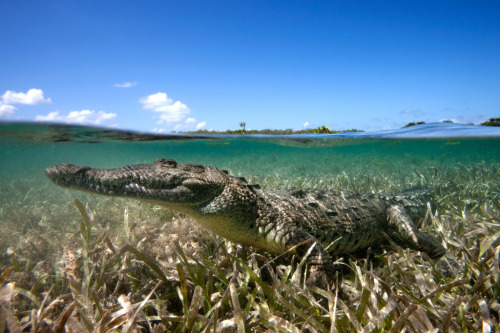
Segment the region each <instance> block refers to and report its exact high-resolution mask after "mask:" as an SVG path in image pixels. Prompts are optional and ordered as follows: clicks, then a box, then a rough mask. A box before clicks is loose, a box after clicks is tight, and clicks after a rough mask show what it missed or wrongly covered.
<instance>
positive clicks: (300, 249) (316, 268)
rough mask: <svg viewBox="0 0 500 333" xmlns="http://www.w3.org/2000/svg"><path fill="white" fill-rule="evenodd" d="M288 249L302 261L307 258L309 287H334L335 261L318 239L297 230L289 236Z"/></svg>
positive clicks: (307, 282)
mask: <svg viewBox="0 0 500 333" xmlns="http://www.w3.org/2000/svg"><path fill="white" fill-rule="evenodd" d="M286 248H288V249H292V248H293V249H294V250H295V253H297V256H298V257H299V258H300V259H302V258H304V257H305V256H307V266H308V277H307V280H306V285H307V286H309V287H311V286H317V287H320V288H323V289H328V288H330V287H331V286H332V282H333V277H334V273H335V270H334V267H333V260H332V257H331V256H330V254H328V252H327V251H326V250H325V248H324V247H323V245H322V244H321V243H320V242H319V241H318V240H316V238H314V237H313V236H311V235H310V234H308V233H307V232H305V231H301V230H295V231H292V232H291V233H290V234H289V237H288V239H287V240H286Z"/></svg>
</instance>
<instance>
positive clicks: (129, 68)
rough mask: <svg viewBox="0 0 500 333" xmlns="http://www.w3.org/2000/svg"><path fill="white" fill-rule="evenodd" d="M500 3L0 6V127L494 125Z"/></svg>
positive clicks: (499, 87) (499, 80)
mask: <svg viewBox="0 0 500 333" xmlns="http://www.w3.org/2000/svg"><path fill="white" fill-rule="evenodd" d="M499 12H500V2H499V1H497V0H496V1H474V2H473V1H460V0H458V1H404V0H403V1H401V0H400V1H383V2H382V1H259V0H256V1H234V0H233V1H196V0H193V1H123V0H122V1H113V0H109V1H108V0H106V1H93V0H88V1H71V0H64V1H50V0H49V1H32V2H29V3H25V2H22V3H20V2H19V1H13V0H3V1H1V2H0V13H1V20H0V30H1V31H2V34H0V45H2V52H1V53H0V120H1V121H15V120H20V121H51V122H63V123H67V122H69V123H78V124H88V125H98V126H110V127H119V128H124V129H133V130H139V131H158V132H163V131H165V132H170V131H174V130H177V131H185V130H196V129H197V128H203V129H215V130H226V129H238V128H239V126H238V123H239V122H241V121H245V122H246V124H247V128H251V129H264V128H280V129H285V128H292V129H301V128H304V127H316V126H320V125H328V126H330V127H331V128H333V129H350V128H358V129H364V130H381V129H388V128H399V127H401V126H402V125H404V124H406V123H408V122H411V121H420V120H424V121H427V122H431V121H440V120H444V119H451V120H455V121H457V122H462V123H471V122H472V123H479V122H482V121H485V120H487V119H488V118H490V117H500V19H498V13H499Z"/></svg>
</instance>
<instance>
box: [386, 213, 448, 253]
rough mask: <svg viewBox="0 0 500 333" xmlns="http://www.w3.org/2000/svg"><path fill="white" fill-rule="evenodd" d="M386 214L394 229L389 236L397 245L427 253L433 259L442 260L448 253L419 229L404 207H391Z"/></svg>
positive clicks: (435, 240) (436, 241) (434, 239)
mask: <svg viewBox="0 0 500 333" xmlns="http://www.w3.org/2000/svg"><path fill="white" fill-rule="evenodd" d="M386 214H387V220H388V221H389V224H390V225H391V226H393V227H394V228H393V229H394V231H393V232H392V233H391V234H390V235H389V236H390V237H391V238H392V239H393V240H394V241H395V243H396V244H398V245H400V246H402V247H409V248H410V249H413V250H417V251H423V252H426V253H427V254H428V255H429V256H430V257H431V258H440V257H442V256H443V255H444V254H445V253H446V249H445V248H444V247H443V246H442V245H441V243H440V242H439V241H438V240H437V239H436V238H434V237H432V236H431V235H429V234H428V233H426V232H422V231H420V230H418V229H417V227H416V226H415V224H414V223H413V221H412V220H411V218H410V216H409V215H408V213H407V212H406V210H405V209H404V208H403V207H402V206H399V205H393V206H389V207H388V208H387V209H386Z"/></svg>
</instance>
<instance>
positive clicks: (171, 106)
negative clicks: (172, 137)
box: [139, 92, 191, 124]
mask: <svg viewBox="0 0 500 333" xmlns="http://www.w3.org/2000/svg"><path fill="white" fill-rule="evenodd" d="M139 103H141V104H142V107H143V108H144V109H148V110H153V111H155V112H158V113H160V115H159V116H158V121H157V123H158V124H161V123H173V122H179V121H182V120H183V119H184V118H185V117H186V116H187V115H188V114H189V112H190V110H189V108H188V107H187V106H186V105H185V104H183V103H181V102H180V101H176V102H173V101H172V99H171V98H169V97H168V96H167V94H166V93H162V92H159V93H156V94H152V95H149V96H146V97H143V98H141V99H140V100H139ZM188 119H191V118H188Z"/></svg>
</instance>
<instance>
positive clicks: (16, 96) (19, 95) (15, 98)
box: [2, 89, 52, 105]
mask: <svg viewBox="0 0 500 333" xmlns="http://www.w3.org/2000/svg"><path fill="white" fill-rule="evenodd" d="M2 103H3V104H7V105H11V104H26V105H36V104H50V103H52V101H51V100H50V98H44V97H43V91H42V90H41V89H30V90H28V92H26V93H23V92H15V91H12V90H7V91H6V92H5V93H4V94H3V95H2Z"/></svg>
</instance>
